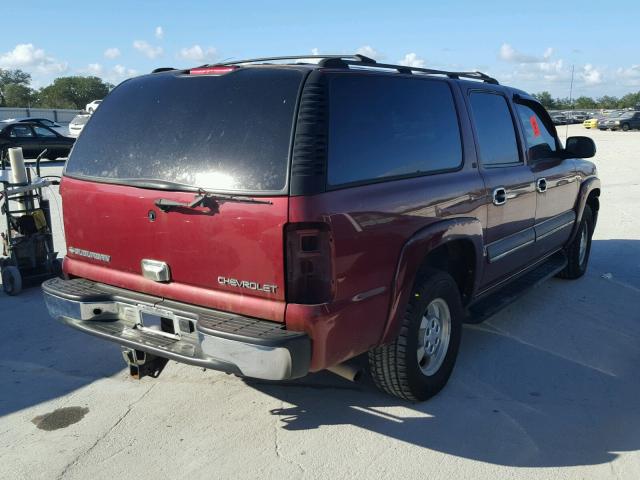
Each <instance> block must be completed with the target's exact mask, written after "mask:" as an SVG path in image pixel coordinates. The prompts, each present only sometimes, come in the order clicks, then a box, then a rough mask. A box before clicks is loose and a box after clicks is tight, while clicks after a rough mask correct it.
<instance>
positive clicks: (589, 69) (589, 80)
mask: <svg viewBox="0 0 640 480" xmlns="http://www.w3.org/2000/svg"><path fill="white" fill-rule="evenodd" d="M580 76H581V77H582V80H583V81H584V83H585V84H587V85H599V84H600V83H602V73H601V72H600V70H598V69H596V68H595V67H594V66H593V65H591V64H590V63H587V64H586V65H585V66H584V67H582V72H581V73H580Z"/></svg>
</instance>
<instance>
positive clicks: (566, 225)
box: [536, 220, 575, 241]
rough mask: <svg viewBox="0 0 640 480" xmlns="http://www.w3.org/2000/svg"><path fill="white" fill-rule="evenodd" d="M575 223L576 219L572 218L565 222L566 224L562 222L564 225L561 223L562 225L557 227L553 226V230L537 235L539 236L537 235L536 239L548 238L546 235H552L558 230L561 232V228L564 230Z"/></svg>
mask: <svg viewBox="0 0 640 480" xmlns="http://www.w3.org/2000/svg"><path fill="white" fill-rule="evenodd" d="M574 223H575V221H574V220H572V221H570V222H567V223H564V224H562V225H560V226H558V227H555V228H553V229H552V230H549V231H548V232H545V233H543V234H542V235H537V236H536V241H538V240H542V239H543V238H546V237H548V236H549V235H552V234H554V233H556V232H559V231H560V230H562V229H563V228H567V227H569V226H572V225H573V224H574Z"/></svg>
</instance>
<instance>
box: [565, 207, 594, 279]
mask: <svg viewBox="0 0 640 480" xmlns="http://www.w3.org/2000/svg"><path fill="white" fill-rule="evenodd" d="M592 235H593V213H592V212H591V207H589V205H585V207H584V212H582V220H580V226H579V227H578V231H577V233H576V236H575V238H574V239H573V240H572V241H571V243H570V244H569V245H567V247H566V248H565V253H566V254H567V260H568V263H567V266H566V267H565V268H564V270H562V271H561V272H560V273H558V275H557V276H558V277H560V278H567V279H571V280H573V279H576V278H580V277H581V276H583V275H584V274H585V272H586V271H587V266H588V265H589V255H590V254H591V237H592ZM583 242H584V243H583ZM581 245H582V246H583V248H584V249H583V248H581Z"/></svg>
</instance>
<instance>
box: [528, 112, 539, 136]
mask: <svg viewBox="0 0 640 480" xmlns="http://www.w3.org/2000/svg"><path fill="white" fill-rule="evenodd" d="M529 123H530V124H531V128H533V136H534V137H539V136H540V127H539V126H538V119H537V118H536V116H535V115H531V116H530V117H529Z"/></svg>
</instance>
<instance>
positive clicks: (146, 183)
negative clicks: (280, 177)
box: [122, 178, 273, 212]
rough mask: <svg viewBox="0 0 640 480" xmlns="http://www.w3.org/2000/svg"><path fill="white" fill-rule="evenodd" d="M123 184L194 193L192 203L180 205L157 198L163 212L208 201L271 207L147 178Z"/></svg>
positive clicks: (223, 194) (173, 201)
mask: <svg viewBox="0 0 640 480" xmlns="http://www.w3.org/2000/svg"><path fill="white" fill-rule="evenodd" d="M122 183H123V184H126V185H131V186H135V187H141V188H152V189H155V190H168V191H174V192H195V193H196V196H195V197H194V199H193V201H192V202H189V203H182V202H176V201H175V200H169V199H167V198H158V199H157V200H156V201H155V204H156V206H157V207H158V208H159V209H160V210H163V211H165V212H168V211H169V210H171V209H172V208H197V207H200V206H206V205H205V204H206V202H207V201H208V200H212V201H214V202H216V203H224V202H236V203H258V204H265V205H272V204H273V202H271V201H269V200H257V199H255V198H252V197H247V196H245V195H233V194H226V193H213V192H210V191H208V190H206V189H204V188H201V187H196V186H193V185H189V184H187V183H180V182H172V181H170V180H157V179H147V178H127V179H123V180H122Z"/></svg>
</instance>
